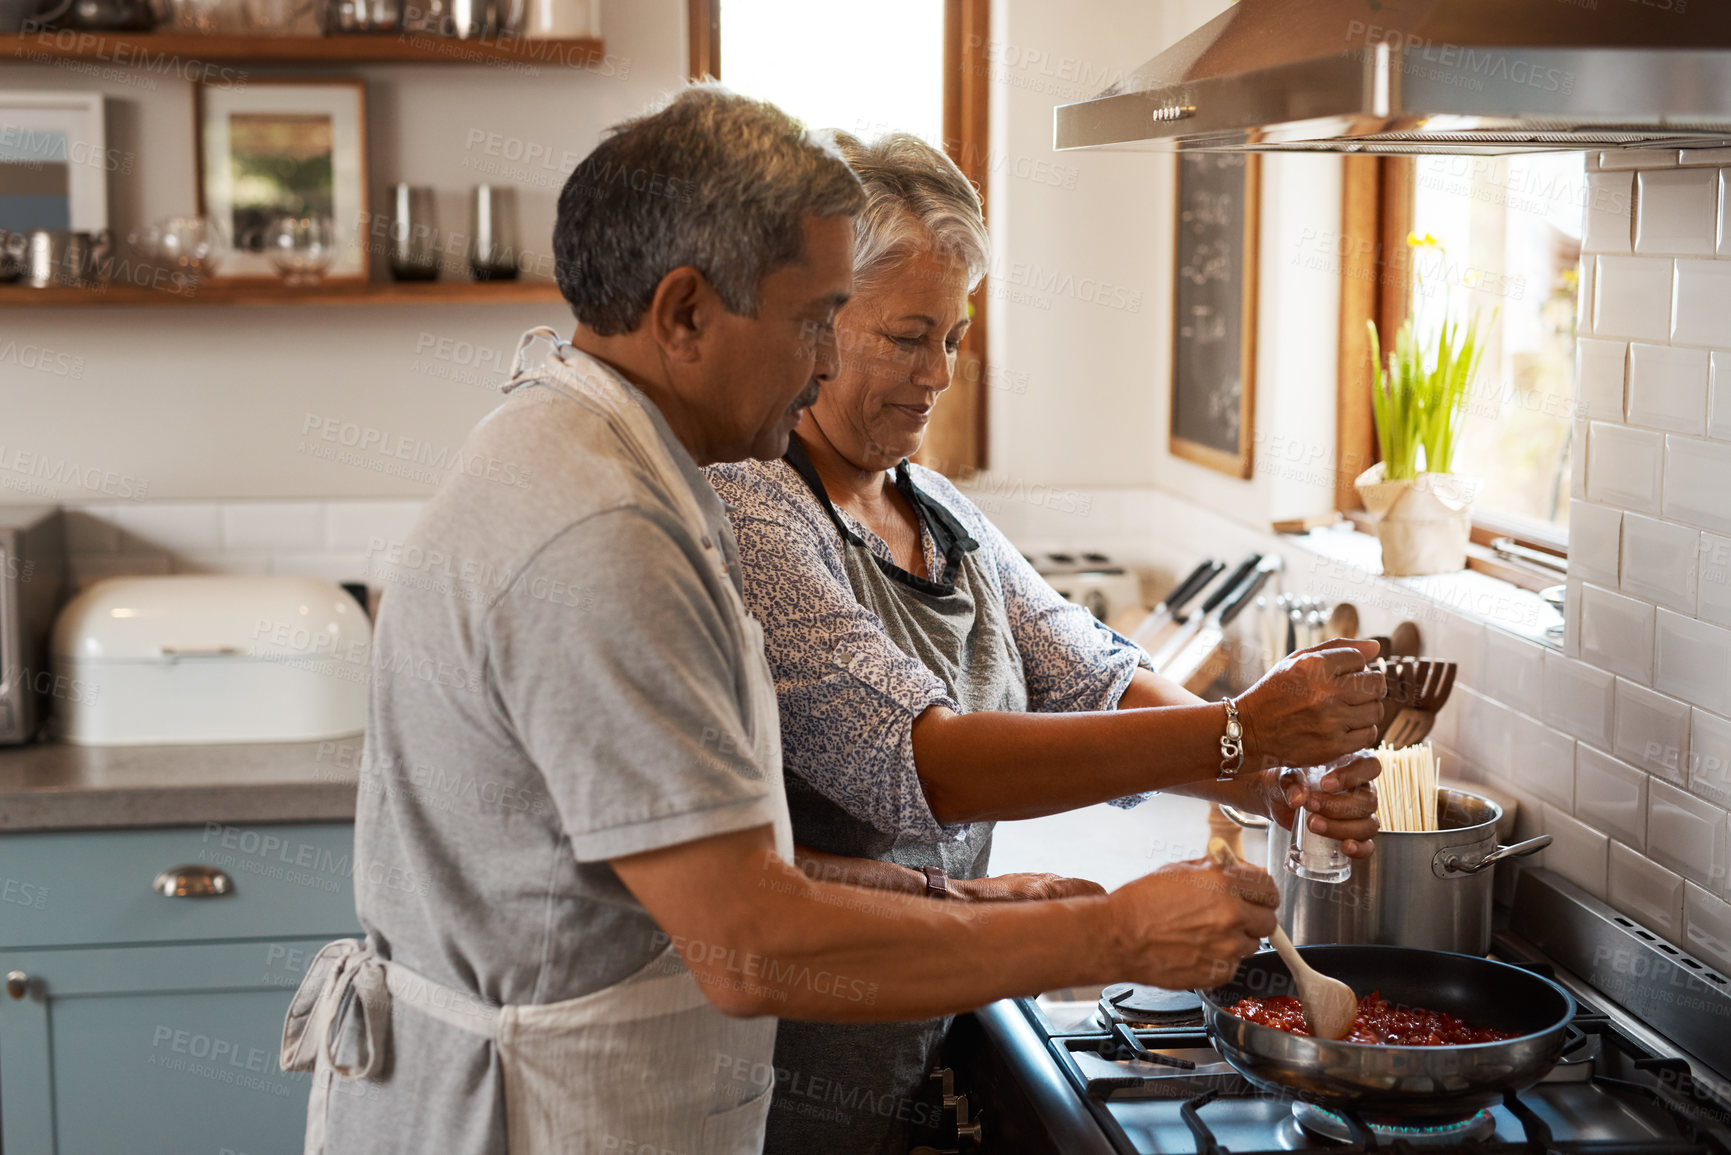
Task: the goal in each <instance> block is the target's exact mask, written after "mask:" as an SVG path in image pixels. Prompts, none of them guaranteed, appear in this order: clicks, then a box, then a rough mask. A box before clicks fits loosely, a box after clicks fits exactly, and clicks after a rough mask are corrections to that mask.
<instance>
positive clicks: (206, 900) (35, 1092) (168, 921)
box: [0, 823, 360, 1155]
mask: <svg viewBox="0 0 1731 1155" xmlns="http://www.w3.org/2000/svg"><path fill="white" fill-rule="evenodd" d="M225 842H226V843H227V845H226V846H225V845H224V843H225ZM352 843H353V828H352V827H351V826H350V825H348V824H346V823H344V824H337V823H327V824H317V825H295V826H268V825H256V826H248V827H246V828H244V829H234V828H216V829H211V828H205V827H187V828H174V829H167V830H121V831H96V832H78V833H52V834H15V835H4V836H0V971H4V972H5V973H6V975H7V977H8V979H9V982H8V986H7V991H6V993H5V995H4V996H0V1150H4V1152H5V1155H83V1153H85V1152H98V1151H126V1152H128V1153H129V1155H185V1153H186V1152H191V1151H203V1152H209V1153H210V1155H223V1153H224V1152H230V1153H232V1155H277V1153H281V1155H291V1153H294V1152H298V1151H300V1149H301V1140H302V1135H303V1132H304V1128H305V1123H306V1100H307V1086H308V1076H307V1075H305V1074H285V1073H284V1072H283V1071H281V1070H280V1069H279V1068H278V1066H277V1052H278V1044H279V1041H280V1036H281V1032H282V1019H283V1013H284V1012H285V1011H286V1010H287V1008H288V1002H289V998H290V996H291V995H292V993H293V991H294V989H295V987H296V986H297V985H298V984H299V982H300V978H301V976H302V974H304V973H305V971H306V967H307V964H308V963H309V962H310V961H311V960H312V956H313V955H314V954H315V953H316V952H317V951H318V949H319V948H320V947H321V946H323V945H324V944H325V943H326V942H327V941H329V940H330V939H333V938H341V937H344V936H352V935H357V934H359V932H360V928H359V926H358V924H357V923H356V921H355V915H354V898H353V893H354V892H353V879H352V868H351V866H350V854H351V853H352V850H351V847H352ZM187 866H193V867H199V868H200V869H196V870H193V871H190V872H184V873H187V874H188V875H189V876H190V877H191V878H192V879H193V880H194V881H198V880H200V879H204V878H210V877H214V876H215V872H218V871H220V872H221V873H222V876H223V878H224V879H225V880H226V884H224V883H219V884H218V885H217V889H223V888H224V886H225V885H226V893H223V894H220V895H211V896H206V897H192V896H189V895H182V896H174V897H169V896H165V895H163V894H160V893H158V892H157V891H156V890H155V889H153V886H152V883H153V881H154V880H155V878H156V877H157V875H158V874H159V873H160V872H163V871H165V870H171V869H172V868H176V867H187Z"/></svg>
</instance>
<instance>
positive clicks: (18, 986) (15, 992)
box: [6, 971, 30, 999]
mask: <svg viewBox="0 0 1731 1155" xmlns="http://www.w3.org/2000/svg"><path fill="white" fill-rule="evenodd" d="M29 989H30V976H29V975H27V974H25V973H24V972H23V971H7V972H6V993H7V994H9V995H11V996H12V997H13V998H15V999H21V998H23V997H24V992H25V991H27V990H29Z"/></svg>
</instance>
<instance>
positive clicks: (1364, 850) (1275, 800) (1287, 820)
mask: <svg viewBox="0 0 1731 1155" xmlns="http://www.w3.org/2000/svg"><path fill="white" fill-rule="evenodd" d="M1380 773H1382V763H1381V762H1379V761H1377V760H1376V759H1375V758H1370V757H1365V758H1359V759H1357V760H1355V761H1352V762H1348V763H1347V764H1346V765H1345V766H1342V767H1341V768H1340V769H1338V770H1330V771H1329V772H1328V773H1327V774H1325V775H1323V778H1322V782H1321V784H1320V789H1317V790H1312V789H1311V788H1310V787H1309V786H1308V785H1306V783H1305V780H1304V772H1303V771H1302V770H1294V769H1291V768H1290V767H1283V768H1279V769H1274V770H1264V771H1263V772H1262V773H1261V775H1260V776H1259V777H1260V780H1259V781H1258V783H1257V785H1258V787H1259V788H1260V793H1261V797H1262V801H1263V803H1264V805H1263V807H1262V812H1263V813H1264V814H1266V815H1268V818H1269V821H1271V822H1276V823H1279V824H1280V825H1281V826H1283V827H1286V828H1287V829H1288V830H1290V829H1291V828H1292V819H1293V816H1294V815H1295V814H1297V813H1298V811H1300V810H1305V811H1308V812H1309V813H1308V814H1306V816H1305V822H1307V823H1308V824H1309V826H1310V829H1311V830H1312V831H1314V832H1315V833H1317V834H1320V835H1322V836H1323V837H1324V838H1334V839H1338V840H1339V841H1340V849H1341V850H1342V851H1343V852H1344V853H1345V854H1346V856H1347V857H1348V858H1369V857H1370V856H1371V854H1372V853H1374V851H1375V849H1376V846H1375V843H1373V842H1372V841H1371V839H1373V838H1375V837H1376V832H1377V831H1378V830H1379V829H1380V826H1379V825H1378V823H1377V820H1376V813H1375V812H1376V787H1375V785H1373V783H1374V781H1375V779H1376V776H1377V775H1378V774H1380Z"/></svg>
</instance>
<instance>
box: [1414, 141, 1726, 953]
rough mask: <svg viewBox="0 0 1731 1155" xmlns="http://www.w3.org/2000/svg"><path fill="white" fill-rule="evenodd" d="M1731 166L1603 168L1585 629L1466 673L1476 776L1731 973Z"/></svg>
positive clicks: (1576, 596) (1586, 385)
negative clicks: (1562, 781) (1569, 780)
mask: <svg viewBox="0 0 1731 1155" xmlns="http://www.w3.org/2000/svg"><path fill="white" fill-rule="evenodd" d="M1727 159H1731V158H1728V157H1726V156H1715V157H1711V158H1704V157H1691V156H1690V155H1689V154H1686V153H1685V154H1682V155H1681V156H1679V155H1678V154H1676V153H1656V154H1654V153H1650V154H1640V155H1630V154H1620V155H1617V156H1611V155H1609V154H1607V155H1605V156H1603V157H1601V158H1600V159H1599V161H1598V163H1596V164H1594V163H1592V162H1589V168H1595V169H1597V171H1595V172H1593V173H1592V174H1591V175H1590V176H1589V177H1588V181H1589V197H1588V200H1589V207H1588V212H1587V222H1586V237H1585V240H1584V244H1583V248H1584V253H1585V255H1584V256H1583V257H1582V278H1581V280H1582V284H1583V290H1582V305H1583V308H1582V317H1581V324H1580V334H1581V337H1582V339H1581V340H1580V342H1579V343H1578V349H1579V370H1580V373H1579V379H1580V398H1579V401H1580V406H1579V410H1578V411H1577V421H1576V426H1575V427H1576V431H1577V440H1580V439H1581V438H1582V436H1583V435H1584V438H1585V444H1584V446H1583V445H1577V447H1576V455H1575V477H1574V486H1575V492H1574V496H1575V497H1576V499H1577V500H1575V501H1573V502H1572V503H1571V505H1570V574H1569V581H1568V587H1569V589H1568V599H1567V609H1566V610H1565V613H1566V615H1567V618H1568V633H1567V642H1566V644H1565V647H1564V652H1563V653H1556V652H1552V653H1546V654H1545V655H1544V658H1543V661H1542V662H1541V663H1535V662H1533V661H1532V660H1531V659H1530V658H1528V657H1524V656H1521V655H1520V654H1519V653H1518V652H1517V651H1516V650H1515V649H1514V648H1513V647H1512V646H1511V645H1510V644H1509V643H1507V642H1504V641H1502V640H1501V637H1500V632H1499V631H1498V630H1496V629H1495V628H1494V627H1493V628H1490V630H1489V637H1490V638H1491V639H1492V640H1491V642H1490V644H1489V645H1488V647H1487V648H1486V651H1485V653H1486V657H1487V659H1488V661H1490V662H1492V663H1494V662H1497V661H1499V660H1500V661H1503V662H1506V663H1517V662H1518V663H1519V665H1520V669H1519V670H1518V671H1515V670H1507V669H1505V670H1499V671H1496V672H1495V673H1487V674H1480V673H1475V674H1474V675H1473V676H1471V677H1468V676H1467V674H1466V671H1465V670H1464V669H1463V671H1462V674H1461V677H1462V680H1463V681H1464V682H1465V685H1466V687H1467V689H1466V691H1465V693H1464V695H1463V693H1462V691H1461V690H1459V689H1457V690H1456V700H1457V701H1459V703H1460V704H1459V706H1455V705H1451V706H1450V707H1448V710H1457V709H1458V710H1460V714H1459V718H1458V725H1457V730H1456V737H1455V742H1456V743H1457V744H1458V757H1459V758H1461V759H1464V760H1466V761H1467V762H1468V763H1470V764H1471V765H1470V772H1471V773H1473V774H1476V775H1480V776H1482V777H1483V778H1484V779H1485V780H1486V781H1487V782H1488V783H1490V784H1492V785H1502V786H1504V787H1507V788H1511V789H1513V790H1514V792H1515V793H1516V794H1517V795H1518V796H1521V797H1522V798H1523V810H1526V811H1527V813H1528V821H1529V822H1530V823H1531V826H1530V827H1529V828H1528V829H1523V833H1528V832H1530V830H1531V829H1544V830H1546V832H1548V833H1550V834H1551V835H1552V837H1553V838H1554V839H1555V842H1554V843H1553V848H1552V849H1551V850H1549V851H1547V852H1546V855H1545V860H1544V864H1545V865H1546V866H1548V867H1550V868H1552V869H1555V870H1557V871H1559V872H1561V873H1562V874H1564V875H1566V876H1567V877H1569V878H1571V879H1573V880H1574V881H1576V882H1577V883H1579V884H1580V885H1582V886H1584V887H1585V888H1587V889H1588V890H1591V891H1593V892H1594V893H1595V894H1601V895H1604V896H1606V897H1607V899H1608V901H1610V902H1611V903H1612V904H1613V905H1615V906H1618V907H1620V908H1621V909H1623V910H1624V911H1625V912H1627V913H1628V914H1629V915H1630V916H1631V917H1633V918H1637V919H1639V920H1641V921H1642V922H1644V923H1646V924H1647V925H1649V926H1650V927H1651V928H1652V929H1653V930H1654V931H1656V932H1658V933H1661V934H1664V935H1665V936H1666V937H1668V938H1670V939H1672V940H1673V941H1675V942H1677V943H1678V944H1679V945H1680V946H1682V947H1683V948H1684V949H1687V950H1690V951H1692V952H1694V953H1696V954H1698V955H1699V956H1700V957H1701V958H1702V959H1703V960H1704V961H1707V962H1709V963H1711V964H1714V965H1716V966H1718V967H1719V968H1721V969H1722V970H1727V971H1731V905H1728V903H1727V900H1728V899H1731V817H1728V816H1727V812H1726V809H1725V808H1726V807H1727V806H1731V721H1728V720H1727V717H1728V716H1731V537H1726V536H1721V535H1724V534H1731V227H1728V226H1731V221H1728V218H1727V210H1728V208H1731V205H1728V203H1727V200H1726V195H1727V180H1726V178H1727V176H1731V169H1722V168H1720V167H1719V166H1720V165H1723V164H1725V163H1726V161H1727ZM1701 161H1707V162H1709V163H1705V164H1703V163H1700V162H1701ZM1583 449H1584V450H1585V452H1582V450H1583ZM1447 640H1448V639H1446V638H1443V639H1439V641H1441V642H1442V643H1444V644H1446V642H1447ZM1437 648H1438V649H1439V650H1442V649H1443V646H1442V645H1439V646H1438V647H1437ZM1565 655H1567V656H1565ZM1444 656H1446V657H1451V658H1453V657H1457V655H1455V654H1452V653H1446V652H1444ZM1576 657H1578V658H1579V659H1580V660H1579V661H1575V660H1573V659H1574V658H1576ZM1530 685H1538V686H1541V687H1542V710H1541V712H1540V713H1539V714H1538V715H1536V716H1532V717H1527V716H1526V710H1527V706H1528V705H1529V704H1530V701H1531V692H1530V690H1529V689H1528V688H1527V687H1528V686H1530ZM1445 712H1446V711H1445ZM1541 718H1542V719H1543V721H1542V722H1541V721H1540V720H1539V719H1541ZM1439 732H1441V731H1440V730H1439ZM1559 732H1562V733H1566V734H1567V735H1569V736H1570V739H1571V741H1572V742H1573V750H1572V754H1573V767H1574V769H1573V795H1572V798H1564V797H1563V795H1562V791H1561V790H1560V787H1559V784H1558V782H1557V781H1556V778H1557V772H1556V769H1555V766H1556V762H1557V758H1558V752H1557V735H1558V734H1559Z"/></svg>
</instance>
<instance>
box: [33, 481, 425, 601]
mask: <svg viewBox="0 0 1731 1155" xmlns="http://www.w3.org/2000/svg"><path fill="white" fill-rule="evenodd" d="M422 505H423V502H421V501H417V500H405V501H379V500H366V501H226V502H211V501H158V502H114V503H102V504H90V505H78V506H68V507H67V514H66V516H67V551H68V553H69V555H70V561H71V567H72V577H73V580H74V582H76V583H77V584H78V585H80V586H83V585H86V584H88V583H89V582H91V581H94V580H96V579H97V578H105V577H114V576H118V575H121V574H166V573H280V574H302V575H306V576H309V577H321V578H325V579H327V580H329V581H333V582H365V581H367V580H368V566H367V559H368V557H369V556H370V554H371V553H373V552H375V551H377V550H379V549H382V548H390V546H392V545H393V544H396V543H400V542H401V541H402V540H403V536H404V535H405V534H406V533H407V532H408V529H409V526H410V525H411V524H413V522H414V520H415V517H416V516H417V515H418V514H419V513H420V511H421V506H422Z"/></svg>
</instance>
